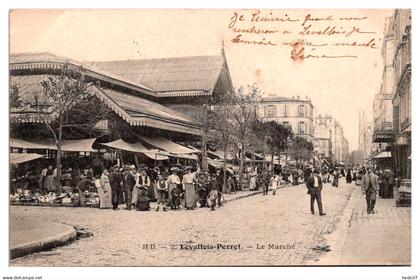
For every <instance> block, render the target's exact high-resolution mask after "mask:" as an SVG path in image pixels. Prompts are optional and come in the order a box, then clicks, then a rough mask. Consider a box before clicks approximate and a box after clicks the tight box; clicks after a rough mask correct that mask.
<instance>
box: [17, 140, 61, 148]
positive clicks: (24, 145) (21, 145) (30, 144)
mask: <svg viewBox="0 0 420 280" xmlns="http://www.w3.org/2000/svg"><path fill="white" fill-rule="evenodd" d="M10 147H11V148H18V149H40V150H43V149H48V150H54V149H55V150H56V149H57V146H56V145H53V144H51V143H50V144H47V143H34V142H29V141H25V140H22V139H15V138H10Z"/></svg>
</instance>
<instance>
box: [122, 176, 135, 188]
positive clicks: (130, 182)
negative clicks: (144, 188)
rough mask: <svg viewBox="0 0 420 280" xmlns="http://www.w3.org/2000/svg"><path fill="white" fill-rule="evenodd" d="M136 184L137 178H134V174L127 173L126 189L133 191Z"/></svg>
mask: <svg viewBox="0 0 420 280" xmlns="http://www.w3.org/2000/svg"><path fill="white" fill-rule="evenodd" d="M135 184H136V178H134V176H133V174H131V173H127V174H126V175H125V177H124V189H126V190H133V188H134V185H135Z"/></svg>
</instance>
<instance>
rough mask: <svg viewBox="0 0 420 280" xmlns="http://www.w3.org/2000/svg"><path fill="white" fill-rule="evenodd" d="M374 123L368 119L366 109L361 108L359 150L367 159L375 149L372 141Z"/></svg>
mask: <svg viewBox="0 0 420 280" xmlns="http://www.w3.org/2000/svg"><path fill="white" fill-rule="evenodd" d="M372 135H373V124H372V122H370V121H368V120H367V114H366V111H365V110H363V109H361V110H359V151H360V153H361V156H362V158H363V159H364V160H365V161H366V160H367V159H368V158H369V156H370V155H371V154H372V151H373V150H374V145H373V143H372Z"/></svg>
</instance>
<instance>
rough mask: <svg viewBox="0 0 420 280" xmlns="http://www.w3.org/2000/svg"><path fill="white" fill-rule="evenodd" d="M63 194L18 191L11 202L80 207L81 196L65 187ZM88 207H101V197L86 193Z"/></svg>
mask: <svg viewBox="0 0 420 280" xmlns="http://www.w3.org/2000/svg"><path fill="white" fill-rule="evenodd" d="M63 191H64V192H63V193H61V194H60V195H56V194H55V193H53V192H50V193H47V194H40V193H32V192H31V191H30V190H22V189H17V190H16V193H14V194H11V195H10V202H15V203H34V204H40V205H54V206H57V205H67V206H78V205H79V201H80V198H79V194H78V193H73V192H72V190H71V188H70V187H65V186H64V187H63ZM85 204H86V206H91V207H95V206H99V196H98V194H97V193H96V192H89V191H86V192H85Z"/></svg>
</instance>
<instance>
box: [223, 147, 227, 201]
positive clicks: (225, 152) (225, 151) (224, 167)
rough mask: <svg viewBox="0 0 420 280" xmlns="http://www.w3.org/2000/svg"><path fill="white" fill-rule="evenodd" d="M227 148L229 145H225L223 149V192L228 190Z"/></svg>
mask: <svg viewBox="0 0 420 280" xmlns="http://www.w3.org/2000/svg"><path fill="white" fill-rule="evenodd" d="M227 148H228V146H227V145H225V146H224V149H223V188H222V192H223V193H225V192H226V161H227Z"/></svg>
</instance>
